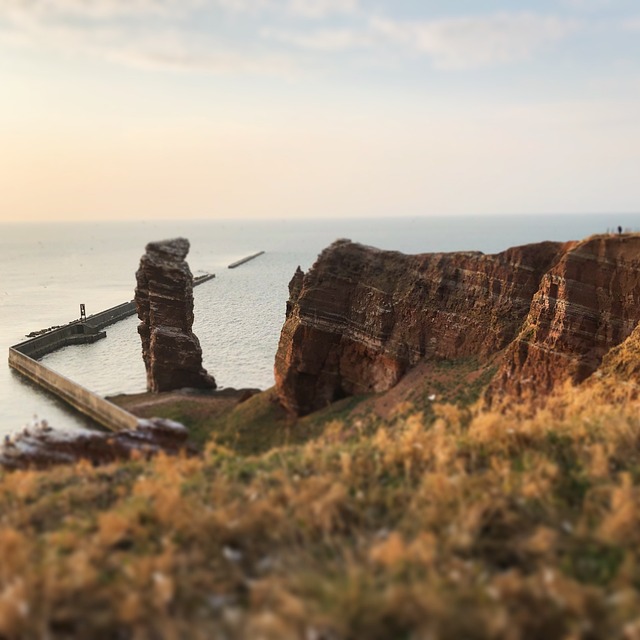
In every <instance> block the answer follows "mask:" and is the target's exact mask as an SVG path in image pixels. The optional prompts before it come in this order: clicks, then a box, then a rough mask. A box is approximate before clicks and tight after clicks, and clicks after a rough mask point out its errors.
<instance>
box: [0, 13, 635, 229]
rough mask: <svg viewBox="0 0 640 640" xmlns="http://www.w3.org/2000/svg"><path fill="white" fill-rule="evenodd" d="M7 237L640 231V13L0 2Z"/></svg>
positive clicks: (0, 168) (0, 128)
mask: <svg viewBox="0 0 640 640" xmlns="http://www.w3.org/2000/svg"><path fill="white" fill-rule="evenodd" d="M0 148H1V149H2V159H1V160H0V193H1V194H2V197H1V199H0V221H5V222H6V221H9V222H13V221H54V220H87V221H93V220H95V221H98V220H118V219H123V220H134V219H176V218H188V219H217V218H323V217H326V218H331V217H381V216H384V217H389V216H428V215H451V216H454V215H464V214H532V213H541V214H558V213H576V214H579V213H591V212H593V213H595V212H602V213H607V212H618V213H634V212H640V179H639V178H640V5H638V3H637V0H536V1H535V2H533V1H529V0H509V1H501V0H449V2H442V1H440V2H435V1H433V0H0Z"/></svg>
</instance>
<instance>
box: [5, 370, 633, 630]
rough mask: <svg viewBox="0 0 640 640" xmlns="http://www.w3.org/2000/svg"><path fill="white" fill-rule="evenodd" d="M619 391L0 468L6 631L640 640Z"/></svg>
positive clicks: (600, 387)
mask: <svg viewBox="0 0 640 640" xmlns="http://www.w3.org/2000/svg"><path fill="white" fill-rule="evenodd" d="M616 394H617V395H616ZM616 394H612V389H611V388H610V387H607V386H606V385H605V383H604V382H599V383H595V384H593V385H591V386H589V387H584V388H581V389H578V390H576V389H570V388H566V389H565V390H563V392H562V393H560V394H558V395H557V396H556V397H555V398H553V399H552V400H551V401H550V402H549V404H548V405H547V407H546V408H545V409H543V410H539V411H537V412H536V413H532V412H531V411H528V412H527V411H525V410H524V409H522V408H519V409H518V408H515V409H513V410H512V411H511V412H506V413H498V412H494V413H492V412H487V411H486V410H483V409H481V408H479V407H476V408H475V409H473V410H472V411H469V410H467V409H464V410H463V409H458V408H456V407H454V406H451V405H435V407H433V413H434V415H435V420H431V421H427V420H425V419H424V418H423V416H422V414H420V413H417V414H413V415H409V417H407V418H402V419H400V420H399V419H394V423H393V426H390V425H388V424H381V423H380V422H379V419H376V420H375V421H374V420H373V418H371V419H369V418H367V416H366V415H363V416H360V417H359V418H358V421H357V422H356V423H354V422H353V421H352V420H350V421H348V422H346V423H344V422H342V421H341V420H339V419H335V420H334V421H333V422H331V423H330V424H329V425H327V426H325V427H324V429H323V432H322V435H321V436H318V437H317V438H316V439H312V440H310V441H308V442H306V443H297V444H290V445H287V446H280V447H278V448H273V449H271V450H270V451H267V452H264V453H261V454H259V455H244V456H243V455H239V454H238V453H237V452H235V451H232V450H230V449H228V448H227V447H226V445H225V444H220V443H217V442H216V441H215V440H213V441H211V442H209V444H208V445H207V447H206V450H205V452H204V453H203V455H202V456H201V457H199V458H168V457H166V456H158V457H157V458H155V459H153V460H151V461H148V462H145V461H142V460H132V461H129V462H126V463H120V464H114V465H111V466H105V467H100V468H93V467H91V466H90V465H88V464H86V463H84V464H79V465H76V466H75V467H62V468H57V469H53V470H50V471H46V472H35V471H18V472H13V473H4V474H2V475H1V476H0V514H1V516H0V637H3V638H4V637H6V638H47V637H49V638H96V639H100V638H105V639H106V638H125V639H126V638H135V639H140V640H142V639H152V638H154V639H155V638H195V639H198V638H203V639H204V638H229V639H235V638H248V639H251V640H259V639H262V638H264V639H271V638H273V639H278V640H282V639H288V638H291V639H302V640H309V639H315V640H320V639H330V638H335V639H336V640H342V639H344V640H347V639H350V640H351V639H352V640H360V639H366V640H376V639H381V640H382V639H385V640H387V639H403V638H406V639H409V638H411V639H416V640H423V639H424V640H427V639H431V638H437V639H440V638H442V639H449V638H451V639H452V640H453V639H455V640H460V639H462V638H464V639H467V638H469V639H471V638H473V639H475V638H477V639H485V638H486V639H493V638H495V639H498V638H504V639H508V640H518V639H523V640H524V639H527V640H528V639H530V638H533V639H536V638H540V639H545V640H546V639H549V638H566V639H568V640H574V639H579V638H583V639H585V640H586V639H591V638H625V639H628V640H633V639H635V638H640V592H639V591H638V587H639V586H640V412H639V410H640V403H639V402H638V401H637V400H636V399H634V397H633V394H630V393H629V394H627V395H625V392H624V391H621V390H619V389H618V390H616ZM406 409H407V407H405V410H406ZM405 413H406V411H403V414H405ZM276 440H277V439H276Z"/></svg>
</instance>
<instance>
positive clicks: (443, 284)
mask: <svg viewBox="0 0 640 640" xmlns="http://www.w3.org/2000/svg"><path fill="white" fill-rule="evenodd" d="M564 251H565V246H564V245H562V244H559V243H553V242H545V243H540V244H537V245H529V246H524V247H516V248H513V249H509V250H508V251H505V252H503V253H499V254H496V255H484V254H482V253H479V252H460V253H449V254H443V253H433V254H422V255H414V256H408V255H403V254H401V253H398V252H393V251H381V250H378V249H373V248H371V247H365V246H362V245H359V244H354V243H352V242H350V241H348V240H340V241H337V242H335V243H334V244H332V245H331V246H330V247H329V248H328V249H326V250H325V251H324V252H323V253H322V254H321V255H320V256H319V258H318V260H317V262H316V263H315V265H314V266H313V267H312V268H311V270H310V271H309V272H308V273H307V274H305V275H302V274H300V273H296V275H295V276H294V279H293V280H292V283H291V285H290V293H291V298H290V300H289V303H288V317H287V319H286V322H285V324H284V327H283V329H282V334H281V338H280V344H279V347H278V352H277V355H276V362H275V378H276V386H277V392H278V397H279V399H280V402H281V403H282V405H283V406H284V407H285V408H286V409H287V410H289V411H290V412H292V413H294V414H297V415H305V414H307V413H310V412H312V411H314V410H317V409H320V408H322V407H324V406H326V405H327V404H329V403H331V402H333V401H335V400H337V399H340V398H342V397H345V396H348V395H353V394H360V393H367V392H372V391H373V392H380V391H385V390H387V389H389V388H390V387H392V386H393V385H395V384H396V383H397V382H398V380H399V379H400V378H401V377H402V376H403V375H404V374H405V372H406V371H407V370H408V369H409V368H410V367H412V366H413V365H415V364H416V363H417V362H418V361H419V360H421V359H422V358H425V357H427V358H437V359H460V358H469V357H476V358H479V359H483V360H486V359H488V358H490V357H492V356H493V355H495V354H496V353H497V352H499V351H501V350H502V349H504V348H505V347H506V346H507V345H508V344H509V343H510V342H511V341H512V340H513V339H514V338H515V337H516V335H517V333H518V331H519V330H520V327H521V325H522V323H523V321H524V320H525V318H526V317H527V314H528V313H529V309H530V304H531V300H532V298H533V296H534V294H535V293H536V291H537V290H538V288H539V286H540V281H541V279H542V277H543V276H544V274H545V273H546V272H547V271H549V269H550V268H551V267H552V266H553V265H554V264H555V263H556V262H557V261H558V260H559V259H560V257H561V256H562V255H563V252H564Z"/></svg>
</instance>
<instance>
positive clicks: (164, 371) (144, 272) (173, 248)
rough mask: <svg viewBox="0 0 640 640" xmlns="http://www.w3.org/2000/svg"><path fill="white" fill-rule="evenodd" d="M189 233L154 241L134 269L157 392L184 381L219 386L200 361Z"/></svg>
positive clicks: (145, 353) (151, 386)
mask: <svg viewBox="0 0 640 640" xmlns="http://www.w3.org/2000/svg"><path fill="white" fill-rule="evenodd" d="M188 253H189V241H188V240H186V239H185V238H175V239H173V240H163V241H160V242H150V243H149V244H148V245H147V246H146V253H145V254H144V255H143V256H142V259H141V260H140V268H139V269H138V271H137V273H136V281H137V286H136V294H135V302H136V307H137V310H138V317H139V318H140V320H141V322H140V325H139V326H138V333H139V334H140V337H141V338H142V357H143V359H144V364H145V367H146V369H147V389H148V391H151V392H154V393H158V392H161V391H172V390H174V389H182V388H185V387H189V388H195V389H215V388H216V382H215V380H214V379H213V377H212V376H210V375H209V374H208V373H207V372H206V371H205V369H204V368H203V367H202V349H201V348H200V342H199V340H198V338H197V337H196V336H195V334H194V333H193V331H192V330H191V329H192V327H193V275H192V274H191V270H190V269H189V265H188V264H187V262H186V260H185V258H186V256H187V254H188Z"/></svg>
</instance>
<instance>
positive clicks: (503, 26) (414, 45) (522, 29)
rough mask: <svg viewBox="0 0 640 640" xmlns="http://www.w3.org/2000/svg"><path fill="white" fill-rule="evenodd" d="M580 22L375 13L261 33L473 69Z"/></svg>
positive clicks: (538, 45) (543, 42) (519, 54)
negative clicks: (350, 22)
mask: <svg viewBox="0 0 640 640" xmlns="http://www.w3.org/2000/svg"><path fill="white" fill-rule="evenodd" d="M577 27H578V23H577V22H576V21H571V20H564V19H561V18H558V17H554V16H540V15H536V14H532V13H500V14H496V15H493V16H467V17H456V18H444V19H439V20H430V21H397V20H393V19H390V18H383V17H373V18H370V19H369V20H368V22H367V23H366V24H364V25H356V26H352V27H348V28H341V29H315V30H311V31H309V30H307V31H304V30H300V29H298V30H291V31H284V30H281V29H272V28H265V29H263V30H262V32H261V33H262V35H263V37H267V38H272V39H274V40H277V41H279V42H281V43H285V44H288V45H291V46H295V47H300V48H304V49H313V50H317V51H325V52H339V51H348V50H355V49H362V48H376V49H385V48H386V49H389V48H394V49H400V50H405V51H408V52H410V53H413V54H416V53H417V54H421V55H425V56H427V57H429V58H430V59H431V60H432V62H433V65H434V66H435V67H436V68H440V69H470V68H477V67H483V66H490V65H495V64H506V63H511V62H515V61H519V60H522V59H526V58H529V57H530V56H532V55H533V54H535V53H536V52H537V51H539V50H541V49H543V48H545V47H546V46H547V45H549V44H550V43H552V42H554V41H558V40H561V39H562V38H564V37H566V36H567V35H568V34H569V33H571V32H572V31H574V30H575V29H576V28H577Z"/></svg>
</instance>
